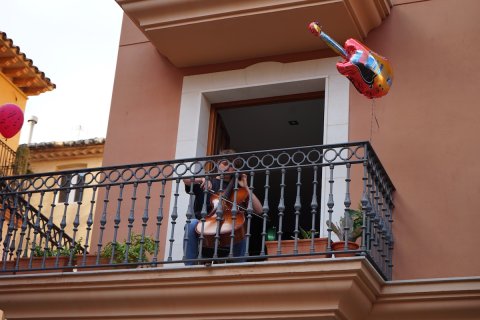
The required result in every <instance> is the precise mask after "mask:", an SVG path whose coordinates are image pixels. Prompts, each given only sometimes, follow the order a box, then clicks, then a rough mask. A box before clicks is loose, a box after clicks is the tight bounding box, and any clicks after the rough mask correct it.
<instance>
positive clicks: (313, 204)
mask: <svg viewBox="0 0 480 320" xmlns="http://www.w3.org/2000/svg"><path fill="white" fill-rule="evenodd" d="M317 171H318V166H313V182H312V185H313V192H312V202H311V203H310V208H312V210H311V211H310V212H311V213H312V228H311V229H310V234H311V235H312V237H311V239H310V253H314V252H315V235H316V234H317V229H316V228H315V226H316V225H315V223H316V219H315V217H316V216H317V214H318V215H319V214H320V212H319V211H318V201H317V185H318V180H317ZM320 218H321V217H320V216H319V217H318V221H321V220H320Z"/></svg>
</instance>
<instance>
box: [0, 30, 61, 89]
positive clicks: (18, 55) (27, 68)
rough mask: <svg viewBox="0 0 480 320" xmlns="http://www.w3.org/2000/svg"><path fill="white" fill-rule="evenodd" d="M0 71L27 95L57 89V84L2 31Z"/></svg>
mask: <svg viewBox="0 0 480 320" xmlns="http://www.w3.org/2000/svg"><path fill="white" fill-rule="evenodd" d="M0 73H2V74H3V75H5V76H6V77H7V78H8V79H9V80H10V81H11V82H12V83H13V84H15V85H16V86H17V87H18V88H19V89H20V90H21V91H23V92H24V93H25V94H26V95H27V96H35V95H39V94H41V93H43V92H46V91H50V90H53V89H55V87H56V86H55V84H54V83H52V82H51V81H50V79H49V78H47V77H46V76H45V73H43V72H41V71H40V70H38V68H37V67H35V66H34V65H33V61H32V60H30V59H28V58H27V57H26V56H25V54H24V53H22V52H21V51H20V48H19V47H17V46H15V45H14V44H13V41H12V40H11V39H9V38H8V37H7V34H6V33H4V32H1V31H0Z"/></svg>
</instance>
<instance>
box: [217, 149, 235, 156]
mask: <svg viewBox="0 0 480 320" xmlns="http://www.w3.org/2000/svg"><path fill="white" fill-rule="evenodd" d="M233 153H237V152H236V151H235V150H233V149H223V150H220V152H219V153H218V154H219V155H224V154H233Z"/></svg>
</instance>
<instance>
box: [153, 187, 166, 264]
mask: <svg viewBox="0 0 480 320" xmlns="http://www.w3.org/2000/svg"><path fill="white" fill-rule="evenodd" d="M161 183H162V190H160V204H159V206H158V211H157V222H156V225H157V228H156V231H155V249H154V253H153V259H152V262H153V266H157V264H156V262H157V261H158V249H159V246H160V228H161V226H162V221H163V202H164V200H165V184H166V183H167V181H166V180H165V179H162V180H161Z"/></svg>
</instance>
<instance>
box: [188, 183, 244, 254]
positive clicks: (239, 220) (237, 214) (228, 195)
mask: <svg viewBox="0 0 480 320" xmlns="http://www.w3.org/2000/svg"><path fill="white" fill-rule="evenodd" d="M237 184H238V178H237V177H232V179H230V182H229V183H228V186H227V187H226V188H225V190H224V191H223V192H222V191H219V192H217V193H215V192H213V191H211V190H209V191H210V192H211V193H212V194H211V195H210V204H211V206H212V207H213V209H212V210H211V211H210V212H209V213H208V214H207V215H206V216H205V222H203V221H202V222H200V223H198V224H197V226H196V227H195V231H196V233H197V234H198V235H199V237H201V236H202V235H203V245H204V246H205V247H207V248H213V247H214V246H215V240H216V238H217V237H218V238H219V242H218V243H219V244H218V245H219V246H220V247H228V246H230V241H231V238H232V237H231V236H232V232H233V236H234V241H233V242H234V243H238V242H239V241H241V240H243V238H245V211H246V209H245V208H244V207H242V206H241V205H240V204H243V203H244V202H245V201H246V200H248V197H249V190H248V189H247V188H246V187H238V188H234V187H236V186H237ZM202 229H203V230H202ZM217 232H218V233H217Z"/></svg>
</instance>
